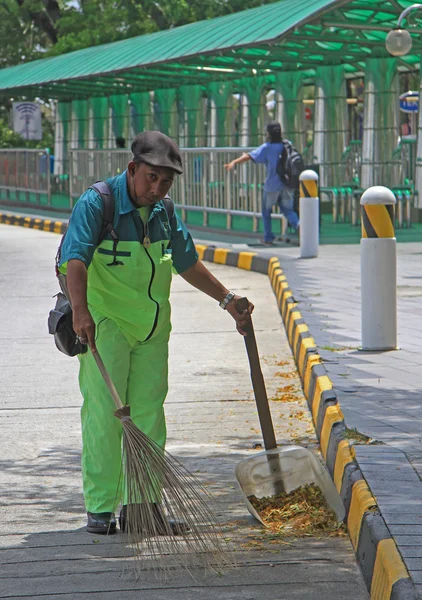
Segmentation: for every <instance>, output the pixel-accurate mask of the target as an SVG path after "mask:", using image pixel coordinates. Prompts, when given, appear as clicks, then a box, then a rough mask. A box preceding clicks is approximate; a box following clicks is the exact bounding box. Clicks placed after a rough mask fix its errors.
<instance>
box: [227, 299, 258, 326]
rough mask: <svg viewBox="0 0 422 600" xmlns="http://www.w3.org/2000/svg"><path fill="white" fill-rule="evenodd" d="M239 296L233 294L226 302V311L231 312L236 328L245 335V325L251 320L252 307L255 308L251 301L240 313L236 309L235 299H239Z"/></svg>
mask: <svg viewBox="0 0 422 600" xmlns="http://www.w3.org/2000/svg"><path fill="white" fill-rule="evenodd" d="M240 298H241V296H235V297H234V298H233V299H232V300H230V302H229V303H228V304H227V308H226V310H227V312H229V313H230V314H231V316H232V317H233V319H234V320H235V321H236V328H237V331H238V332H239V333H240V335H243V336H247V335H248V332H247V326H248V323H250V321H251V314H252V312H253V309H254V308H255V307H254V305H253V304H252V302H249V306H248V308H247V309H246V310H245V311H243V312H242V313H240V312H238V311H237V307H236V304H237V301H238V300H240Z"/></svg>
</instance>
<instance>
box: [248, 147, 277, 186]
mask: <svg viewBox="0 0 422 600" xmlns="http://www.w3.org/2000/svg"><path fill="white" fill-rule="evenodd" d="M283 149H284V144H282V143H279V144H270V143H269V142H265V144H262V146H259V148H256V149H255V150H252V152H249V156H250V157H251V159H252V160H253V161H254V162H255V163H259V164H263V165H265V166H266V167H267V177H266V179H265V184H264V191H265V192H279V191H280V190H281V189H283V188H284V187H285V185H284V183H283V182H282V181H281V179H280V177H279V176H278V175H277V163H278V159H279V156H280V154H281V153H282V152H283Z"/></svg>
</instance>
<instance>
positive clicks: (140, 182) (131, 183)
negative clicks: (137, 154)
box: [128, 161, 174, 208]
mask: <svg viewBox="0 0 422 600" xmlns="http://www.w3.org/2000/svg"><path fill="white" fill-rule="evenodd" d="M173 180H174V171H173V170H172V169H168V168H167V167H151V166H149V165H147V164H145V163H141V164H138V165H137V164H135V163H134V162H133V161H131V162H130V163H129V165H128V188H129V194H130V197H131V200H132V202H133V204H134V205H135V206H136V207H137V208H140V207H141V206H151V205H153V204H155V203H156V202H159V201H160V200H162V199H163V198H164V197H165V196H166V195H167V194H168V191H169V189H170V188H171V186H172V183H173Z"/></svg>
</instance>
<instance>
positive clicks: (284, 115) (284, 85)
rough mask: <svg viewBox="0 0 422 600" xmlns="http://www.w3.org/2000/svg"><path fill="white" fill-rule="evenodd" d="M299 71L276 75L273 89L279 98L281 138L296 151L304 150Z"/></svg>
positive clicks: (301, 83) (301, 77) (301, 76)
mask: <svg viewBox="0 0 422 600" xmlns="http://www.w3.org/2000/svg"><path fill="white" fill-rule="evenodd" d="M304 77H305V75H304V73H303V72H301V71H287V72H286V73H277V74H276V76H275V83H274V89H275V90H276V92H278V94H279V96H280V98H279V99H280V106H279V111H278V115H279V119H280V123H281V130H282V132H283V137H285V138H287V139H288V140H290V141H291V142H292V143H293V144H295V145H296V146H297V148H298V149H300V150H303V148H304V142H305V140H304V123H303V116H304V108H303V103H302V100H303V80H304Z"/></svg>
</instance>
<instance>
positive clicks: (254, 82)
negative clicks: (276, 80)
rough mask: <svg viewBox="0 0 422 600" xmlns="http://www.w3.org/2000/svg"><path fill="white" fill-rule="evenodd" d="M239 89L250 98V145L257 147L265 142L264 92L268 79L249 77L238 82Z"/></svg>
mask: <svg viewBox="0 0 422 600" xmlns="http://www.w3.org/2000/svg"><path fill="white" fill-rule="evenodd" d="M237 84H238V87H239V89H240V90H241V91H242V92H243V93H244V94H245V95H246V96H247V98H248V107H249V145H250V146H257V145H259V144H262V143H263V141H264V131H265V123H264V115H265V110H264V102H263V99H262V92H263V90H264V89H265V86H266V85H267V84H268V82H267V78H266V77H248V78H245V79H241V80H239V81H238V82H237Z"/></svg>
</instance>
